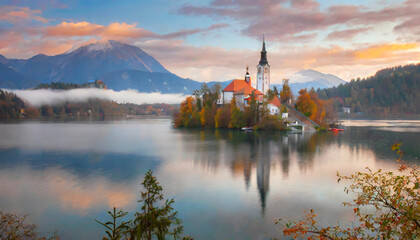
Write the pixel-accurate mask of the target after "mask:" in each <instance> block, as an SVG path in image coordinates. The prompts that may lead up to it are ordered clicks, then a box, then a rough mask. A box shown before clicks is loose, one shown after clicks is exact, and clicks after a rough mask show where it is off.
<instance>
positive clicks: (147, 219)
mask: <svg viewBox="0 0 420 240" xmlns="http://www.w3.org/2000/svg"><path fill="white" fill-rule="evenodd" d="M142 185H143V187H144V191H142V192H140V197H141V199H140V200H139V202H141V203H143V205H142V206H141V211H140V212H137V213H135V218H134V220H133V221H132V222H131V224H130V225H131V228H130V230H129V231H130V239H148V240H151V239H152V238H154V237H155V238H157V239H165V237H166V236H167V235H172V237H173V238H174V239H177V238H179V237H180V236H181V234H182V233H183V226H182V222H181V220H180V219H179V218H178V217H177V212H176V211H174V209H173V207H172V204H173V203H174V200H173V199H170V200H169V199H168V200H166V201H164V203H163V205H162V206H158V204H159V203H161V202H162V201H163V199H164V197H163V193H162V190H163V189H162V186H161V185H160V184H159V182H158V181H157V179H156V177H154V176H153V172H152V171H151V170H149V171H148V172H147V173H146V176H145V178H144V181H143V182H142Z"/></svg>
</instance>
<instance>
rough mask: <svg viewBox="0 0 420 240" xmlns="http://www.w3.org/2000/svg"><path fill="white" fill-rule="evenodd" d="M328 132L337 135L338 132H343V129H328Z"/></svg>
mask: <svg viewBox="0 0 420 240" xmlns="http://www.w3.org/2000/svg"><path fill="white" fill-rule="evenodd" d="M328 131H332V132H335V133H338V132H344V129H342V128H330V129H328Z"/></svg>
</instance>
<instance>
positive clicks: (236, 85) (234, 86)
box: [223, 79, 249, 92]
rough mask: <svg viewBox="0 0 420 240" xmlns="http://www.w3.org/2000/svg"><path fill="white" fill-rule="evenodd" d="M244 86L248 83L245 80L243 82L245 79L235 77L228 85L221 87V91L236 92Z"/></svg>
mask: <svg viewBox="0 0 420 240" xmlns="http://www.w3.org/2000/svg"><path fill="white" fill-rule="evenodd" d="M246 86H249V85H248V83H247V82H245V80H241V79H235V80H233V81H232V82H230V83H229V85H227V87H225V89H223V92H237V91H239V90H241V89H242V88H244V87H246Z"/></svg>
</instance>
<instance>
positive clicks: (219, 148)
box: [181, 130, 337, 214]
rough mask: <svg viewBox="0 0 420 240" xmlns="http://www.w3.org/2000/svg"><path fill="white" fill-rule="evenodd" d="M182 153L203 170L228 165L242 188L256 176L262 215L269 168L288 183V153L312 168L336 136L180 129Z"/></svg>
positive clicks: (305, 168)
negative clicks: (279, 173) (241, 179)
mask: <svg viewBox="0 0 420 240" xmlns="http://www.w3.org/2000/svg"><path fill="white" fill-rule="evenodd" d="M181 131H183V134H182V141H183V142H186V144H184V152H190V153H192V157H190V160H191V161H193V162H194V163H195V164H196V165H198V166H200V167H201V168H203V169H205V170H206V171H214V172H215V171H217V170H218V169H219V168H223V167H224V166H229V168H230V169H231V171H232V174H233V176H235V177H237V176H239V175H241V174H242V175H243V176H242V177H243V179H244V187H245V188H246V190H248V189H249V187H250V181H251V176H252V174H253V173H254V174H256V185H257V187H258V192H259V198H260V204H261V212H262V214H264V212H265V208H266V199H267V194H268V192H269V190H270V172H271V168H272V167H277V166H280V167H281V175H282V178H283V180H287V178H288V175H289V168H290V159H291V156H290V155H291V154H295V155H296V158H297V159H298V165H299V168H300V170H301V171H303V172H306V171H309V170H311V169H312V168H313V161H314V159H315V157H316V155H319V154H321V153H322V150H323V149H324V148H323V146H324V145H326V144H330V143H331V142H333V141H334V140H335V139H336V138H337V136H334V135H333V134H330V133H314V132H304V133H294V134H287V133H279V132H275V133H272V132H255V133H247V132H242V131H232V130H216V131H212V130H181Z"/></svg>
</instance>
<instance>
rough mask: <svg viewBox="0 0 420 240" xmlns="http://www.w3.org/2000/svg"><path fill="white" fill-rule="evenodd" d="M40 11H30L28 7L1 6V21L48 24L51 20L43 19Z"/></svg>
mask: <svg viewBox="0 0 420 240" xmlns="http://www.w3.org/2000/svg"><path fill="white" fill-rule="evenodd" d="M41 13H42V12H41V11H40V10H34V9H30V8H28V7H15V6H0V21H7V22H11V23H13V22H20V21H38V22H42V23H48V22H49V21H50V20H49V19H46V18H44V17H41V16H40V15H41Z"/></svg>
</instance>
